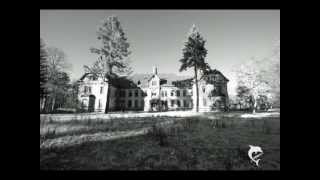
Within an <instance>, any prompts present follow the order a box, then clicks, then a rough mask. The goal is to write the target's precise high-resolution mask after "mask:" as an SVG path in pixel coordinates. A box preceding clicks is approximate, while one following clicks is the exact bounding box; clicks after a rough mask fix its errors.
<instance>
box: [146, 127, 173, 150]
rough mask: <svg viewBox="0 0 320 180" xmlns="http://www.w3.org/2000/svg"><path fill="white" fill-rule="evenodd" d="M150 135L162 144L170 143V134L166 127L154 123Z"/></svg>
mask: <svg viewBox="0 0 320 180" xmlns="http://www.w3.org/2000/svg"><path fill="white" fill-rule="evenodd" d="M148 135H149V136H151V137H152V138H154V139H156V140H157V141H158V142H159V145H160V146H166V145H168V135H167V133H166V131H165V129H164V127H162V126H160V125H153V126H152V127H151V129H150V130H149V131H148Z"/></svg>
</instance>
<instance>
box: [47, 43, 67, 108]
mask: <svg viewBox="0 0 320 180" xmlns="http://www.w3.org/2000/svg"><path fill="white" fill-rule="evenodd" d="M47 54H48V82H47V83H46V87H47V89H48V92H49V96H50V99H51V107H50V108H49V110H50V111H53V110H54V107H55V102H56V98H57V97H58V96H60V95H62V96H63V93H65V92H66V91H67V88H68V84H69V82H70V77H69V75H68V73H67V72H66V71H69V70H70V68H71V64H69V63H68V62H67V59H66V54H65V53H64V52H63V51H62V50H61V49H58V48H56V47H49V48H47Z"/></svg>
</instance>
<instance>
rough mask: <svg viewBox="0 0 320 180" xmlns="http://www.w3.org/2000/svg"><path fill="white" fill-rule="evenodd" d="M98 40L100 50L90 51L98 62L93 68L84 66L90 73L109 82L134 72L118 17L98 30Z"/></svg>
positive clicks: (112, 17)
mask: <svg viewBox="0 0 320 180" xmlns="http://www.w3.org/2000/svg"><path fill="white" fill-rule="evenodd" d="M97 38H98V40H99V41H100V43H101V46H100V47H98V48H91V49H90V51H91V52H92V53H95V54H97V55H98V60H97V61H96V62H94V64H93V66H92V67H88V66H84V69H85V71H86V72H88V73H92V74H94V75H96V76H99V77H102V78H107V79H109V82H110V80H111V79H112V78H114V77H115V76H116V75H117V74H129V73H131V72H132V70H131V67H130V66H129V60H128V59H127V57H128V56H129V55H130V53H131V52H130V51H129V43H128V41H127V38H126V36H125V33H124V31H123V29H122V26H121V25H120V21H119V20H118V18H117V17H116V16H110V17H107V18H106V19H104V20H103V22H102V25H101V26H100V27H99V28H98V31H97ZM109 94H110V88H108V92H107V101H106V108H105V113H108V110H109V101H110V96H109Z"/></svg>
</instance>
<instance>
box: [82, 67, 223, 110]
mask: <svg viewBox="0 0 320 180" xmlns="http://www.w3.org/2000/svg"><path fill="white" fill-rule="evenodd" d="M228 81H229V80H228V79H227V78H226V77H225V76H224V75H223V74H222V73H221V72H220V71H218V70H212V71H210V73H209V74H208V75H206V76H205V77H204V78H203V79H201V80H199V83H198V86H199V111H200V112H208V111H221V110H225V109H226V107H228V101H229V99H228V91H227V83H228ZM78 85H79V94H78V99H79V101H80V102H81V106H82V108H83V109H84V110H86V111H89V112H104V111H105V108H106V102H107V93H108V92H109V93H110V94H109V110H110V111H120V110H122V111H124V110H125V111H145V112H150V111H172V110H196V86H195V84H194V80H193V78H190V79H185V80H179V81H178V80H177V81H172V82H171V84H169V83H167V80H166V79H162V78H161V77H159V75H158V72H157V68H156V67H154V68H153V73H152V75H151V76H150V77H149V78H148V81H147V83H146V84H145V85H143V84H142V83H141V81H140V80H138V81H137V82H133V81H132V80H130V79H127V78H126V77H117V78H113V79H112V80H111V79H110V80H109V79H107V78H100V77H95V76H94V75H93V74H89V73H86V74H84V75H83V76H82V77H81V78H80V80H79V81H78ZM108 88H109V91H108Z"/></svg>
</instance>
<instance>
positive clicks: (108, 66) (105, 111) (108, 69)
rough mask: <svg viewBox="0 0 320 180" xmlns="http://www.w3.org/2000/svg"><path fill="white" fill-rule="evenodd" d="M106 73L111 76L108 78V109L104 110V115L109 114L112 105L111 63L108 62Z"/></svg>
mask: <svg viewBox="0 0 320 180" xmlns="http://www.w3.org/2000/svg"><path fill="white" fill-rule="evenodd" d="M106 68H107V69H106V72H107V74H109V75H110V76H109V77H107V78H108V90H107V101H106V108H105V110H104V113H105V114H107V113H108V112H109V104H110V92H111V91H110V85H111V83H110V82H111V81H110V78H111V74H112V67H111V65H110V62H109V61H108V62H107V65H106Z"/></svg>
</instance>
